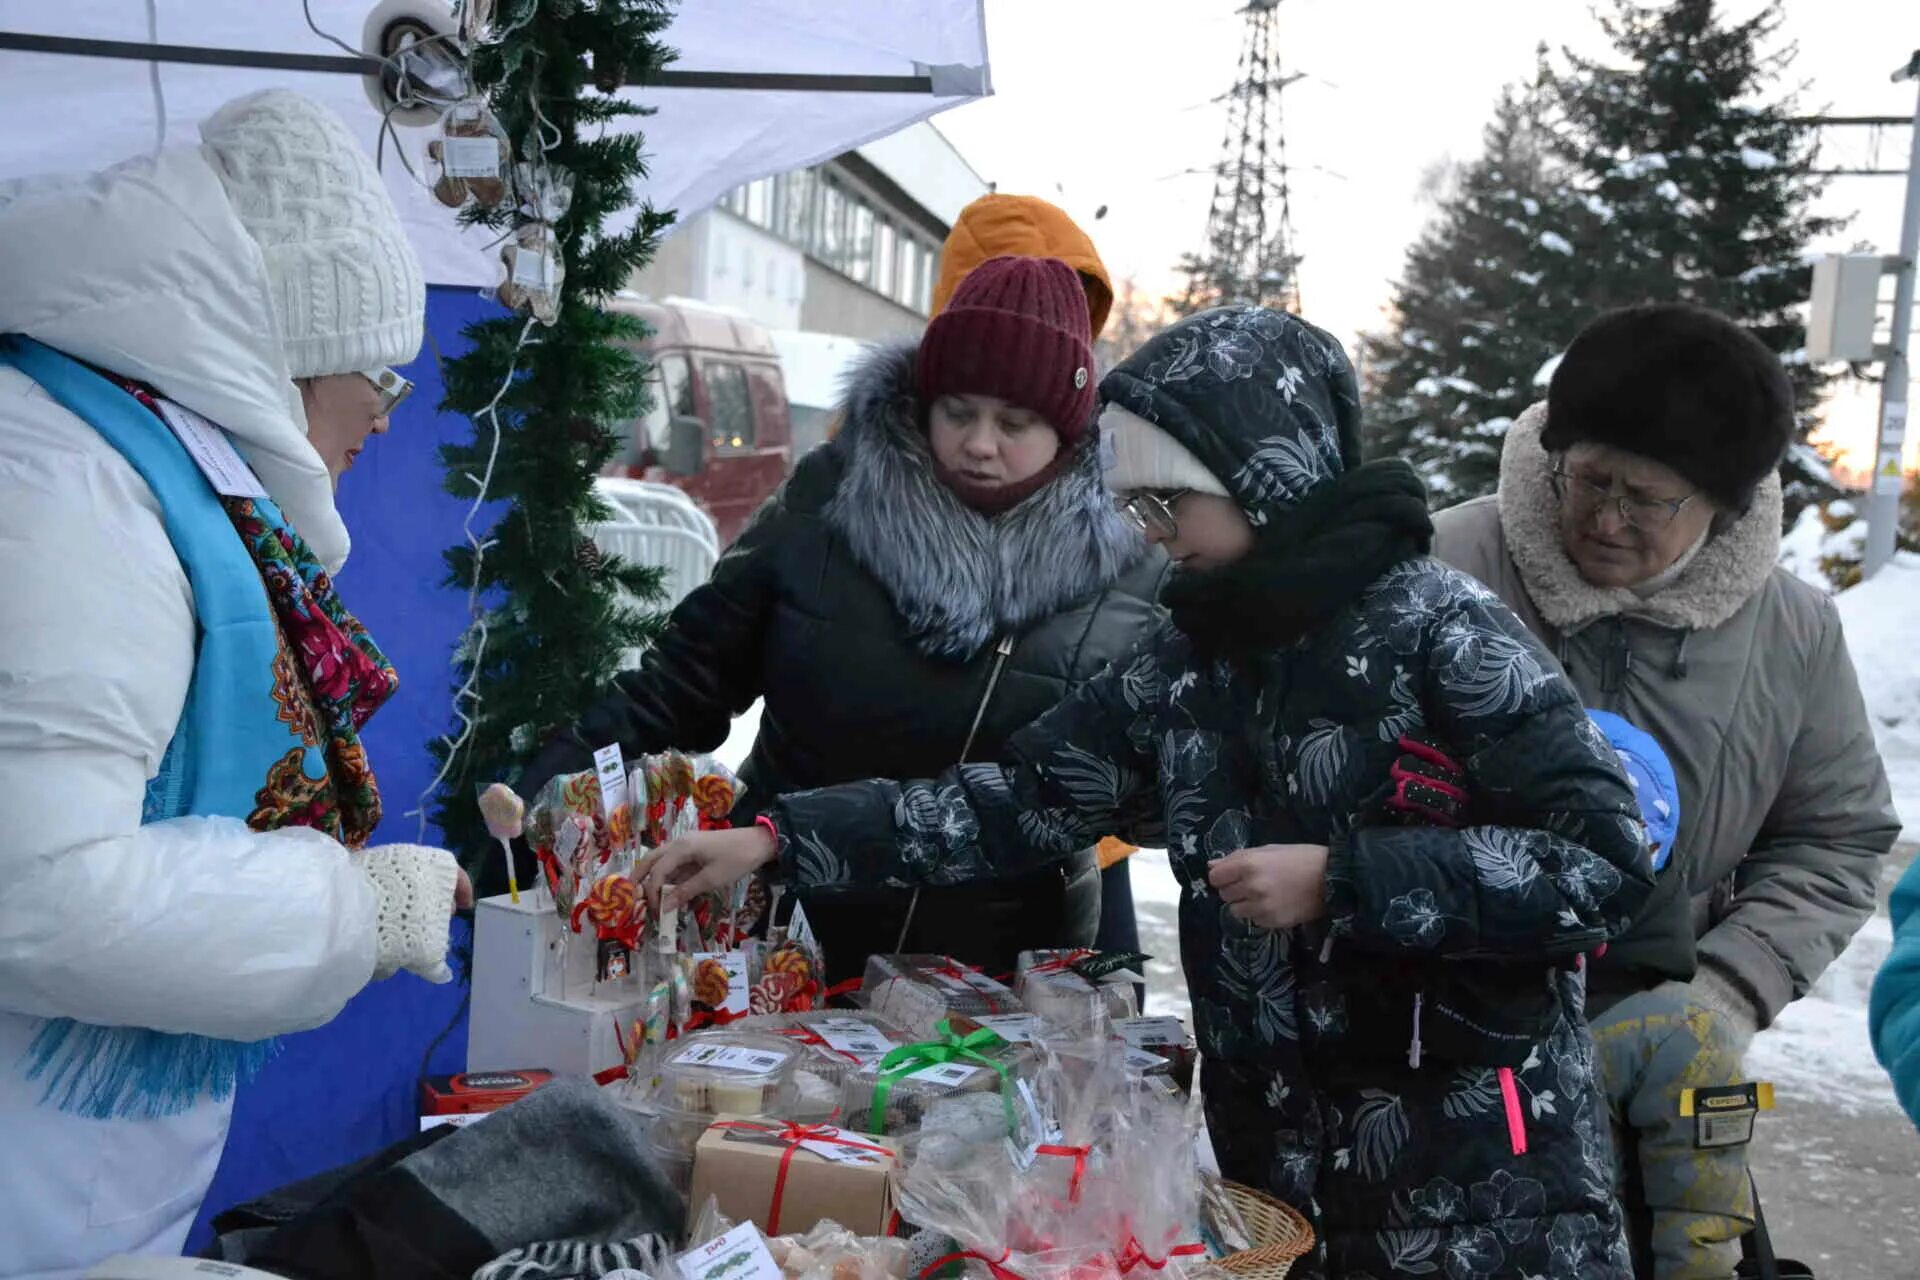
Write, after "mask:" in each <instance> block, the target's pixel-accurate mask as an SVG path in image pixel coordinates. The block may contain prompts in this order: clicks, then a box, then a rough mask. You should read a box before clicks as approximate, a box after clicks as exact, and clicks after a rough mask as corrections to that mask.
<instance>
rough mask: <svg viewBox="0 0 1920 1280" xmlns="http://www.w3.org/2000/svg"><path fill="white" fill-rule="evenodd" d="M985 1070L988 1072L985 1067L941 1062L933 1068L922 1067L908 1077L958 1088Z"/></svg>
mask: <svg viewBox="0 0 1920 1280" xmlns="http://www.w3.org/2000/svg"><path fill="white" fill-rule="evenodd" d="M984 1070H986V1068H985V1067H973V1066H968V1065H967V1064H966V1063H964V1062H940V1063H935V1064H934V1065H933V1066H931V1067H922V1068H920V1069H919V1070H918V1071H914V1072H909V1073H908V1075H909V1078H912V1079H920V1080H931V1081H933V1082H934V1083H935V1084H940V1085H946V1086H947V1087H949V1088H958V1087H959V1086H961V1085H963V1084H965V1083H966V1082H967V1081H969V1080H971V1079H973V1078H974V1077H975V1076H977V1075H979V1074H980V1073H981V1072H982V1071H984Z"/></svg>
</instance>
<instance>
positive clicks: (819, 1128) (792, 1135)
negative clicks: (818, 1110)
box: [710, 1120, 894, 1236]
mask: <svg viewBox="0 0 1920 1280" xmlns="http://www.w3.org/2000/svg"><path fill="white" fill-rule="evenodd" d="M710 1127H711V1128H714V1129H752V1130H754V1131H755V1132H757V1133H764V1134H766V1135H767V1136H769V1137H771V1138H773V1139H775V1140H776V1141H779V1142H784V1143H786V1144H787V1149H786V1151H784V1152H783V1153H781V1156H780V1171H779V1173H778V1174H777V1175H775V1177H774V1180H773V1203H772V1204H770V1205H768V1206H767V1234H768V1235H769V1236H777V1235H779V1234H780V1202H781V1201H782V1200H784V1199H785V1198H786V1194H787V1171H788V1170H789V1169H791V1168H792V1167H793V1153H794V1152H796V1151H799V1150H800V1149H801V1147H800V1144H801V1143H803V1142H827V1143H831V1144H832V1145H834V1146H836V1147H852V1148H854V1149H855V1150H856V1151H871V1152H873V1153H874V1154H876V1155H883V1156H885V1157H887V1159H889V1160H891V1159H893V1158H894V1157H893V1152H891V1151H889V1150H887V1149H886V1148H885V1147H876V1146H874V1145H873V1144H872V1143H870V1142H855V1141H854V1140H853V1139H852V1138H849V1137H847V1136H846V1135H844V1134H843V1133H841V1132H840V1130H839V1129H837V1128H835V1127H834V1126H833V1125H830V1124H794V1123H793V1122H792V1121H786V1122H784V1123H782V1124H780V1125H771V1124H761V1123H760V1122H759V1121H757V1120H719V1121H716V1122H714V1124H713V1125H711V1126H710Z"/></svg>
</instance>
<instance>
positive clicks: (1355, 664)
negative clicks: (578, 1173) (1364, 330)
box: [770, 311, 1652, 1280]
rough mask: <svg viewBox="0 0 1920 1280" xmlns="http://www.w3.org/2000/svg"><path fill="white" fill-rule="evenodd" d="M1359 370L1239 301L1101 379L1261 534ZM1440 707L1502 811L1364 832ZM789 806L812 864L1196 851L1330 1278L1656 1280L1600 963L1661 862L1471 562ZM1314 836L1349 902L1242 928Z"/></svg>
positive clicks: (1199, 987) (1292, 490) (915, 873)
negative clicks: (1242, 916) (1615, 1160)
mask: <svg viewBox="0 0 1920 1280" xmlns="http://www.w3.org/2000/svg"><path fill="white" fill-rule="evenodd" d="M1352 388H1353V381H1352V373H1351V370H1350V369H1349V368H1348V366H1347V364H1346V359H1345V356H1344V354H1343V353H1341V352H1340V351H1339V349H1338V347H1337V346H1336V345H1335V344H1333V343H1332V342H1331V340H1328V339H1326V338H1324V335H1319V334H1318V332H1317V331H1315V330H1312V329H1310V328H1308V327H1306V326H1304V325H1300V324H1298V323H1297V322H1293V321H1292V320H1291V317H1276V315H1275V313H1271V312H1258V311H1221V312H1212V313H1206V314H1205V315H1203V316H1201V317H1196V318H1194V319H1192V320H1189V321H1186V322H1183V323H1182V324H1181V325H1179V326H1176V327H1175V328H1174V329H1172V330H1169V331H1168V332H1167V333H1165V334H1163V335H1161V337H1160V338H1157V339H1155V340H1154V341H1153V342H1152V343H1149V344H1148V345H1147V347H1146V348H1144V349H1143V350H1142V351H1141V352H1140V353H1139V354H1138V355H1136V356H1135V357H1134V358H1133V359H1132V360H1130V361H1128V362H1127V363H1126V364H1124V365H1122V366H1121V367H1120V369H1118V370H1116V371H1115V373H1114V374H1112V375H1110V376H1109V378H1108V380H1107V382H1106V383H1104V384H1103V387H1102V391H1103V394H1105V395H1106V396H1107V397H1108V398H1109V399H1111V400H1115V401H1117V402H1119V403H1121V404H1122V405H1123V406H1124V407H1126V408H1128V409H1129V410H1131V411H1132V412H1135V413H1138V414H1139V415H1140V416H1142V417H1146V418H1148V419H1149V420H1150V421H1156V422H1158V423H1160V424H1161V425H1162V426H1163V428H1164V429H1166V430H1168V431H1170V432H1172V433H1173V434H1174V435H1176V437H1178V438H1179V439H1180V440H1181V442H1182V443H1183V444H1185V445H1186V446H1187V447H1188V448H1189V449H1190V450H1192V451H1193V452H1194V453H1195V454H1196V455H1197V456H1199V457H1200V458H1201V460H1202V461H1203V462H1206V463H1207V465H1208V466H1209V467H1210V468H1211V469H1213V470H1214V471H1215V473H1216V474H1218V475H1221V476H1222V477H1223V478H1225V477H1231V480H1229V485H1230V487H1231V488H1233V490H1234V491H1235V493H1236V495H1237V497H1238V499H1239V500H1240V502H1241V504H1242V505H1243V507H1245V508H1246V509H1247V510H1248V511H1249V513H1250V514H1251V515H1253V516H1254V517H1255V519H1256V521H1258V520H1259V518H1260V512H1261V511H1262V510H1263V509H1264V510H1270V509H1271V507H1272V506H1274V505H1278V504H1284V503H1286V502H1288V501H1291V500H1294V499H1296V498H1297V497H1298V496H1299V495H1300V494H1301V493H1303V492H1305V491H1307V490H1308V489H1310V488H1311V487H1312V486H1313V485H1315V484H1317V483H1320V482H1322V481H1324V480H1326V479H1328V478H1330V477H1331V476H1332V475H1333V474H1334V473H1335V471H1337V470H1338V469H1339V468H1340V467H1341V465H1342V459H1343V457H1345V456H1350V450H1349V449H1346V448H1344V447H1343V445H1342V440H1343V438H1344V437H1347V436H1350V434H1351V432H1350V430H1349V428H1350V425H1351V421H1352V418H1353V415H1354V414H1355V413H1356V411H1357V406H1356V405H1355V404H1354V395H1353V389H1352ZM1423 727H1424V728H1426V729H1427V730H1429V731H1430V732H1432V733H1434V734H1436V735H1438V737H1439V738H1440V739H1441V740H1442V741H1444V742H1446V743H1447V744H1448V746H1449V747H1450V748H1451V749H1452V751H1453V752H1454V754H1455V756H1456V758H1458V759H1460V760H1461V761H1463V762H1464V764H1465V766H1466V769H1467V771H1468V773H1469V775H1470V777H1471V788H1472V791H1473V793H1474V795H1475V797H1476V809H1475V812H1474V813H1473V815H1472V818H1473V821H1474V822H1475V823H1477V824H1479V825H1473V826H1469V827H1467V828H1466V829H1463V830H1445V829H1439V828H1429V827H1388V826H1372V825H1366V824H1364V823H1361V822H1357V821H1356V819H1355V816H1354V815H1356V814H1362V813H1367V812H1371V811H1373V810H1374V808H1375V806H1374V805H1373V803H1372V799H1373V797H1374V795H1375V793H1376V792H1377V791H1378V790H1379V789H1380V788H1381V786H1382V784H1383V783H1384V782H1385V781H1386V779H1387V777H1388V772H1389V769H1390V767H1391V765H1392V763H1393V760H1394V758H1395V756H1396V754H1397V753H1398V747H1397V745H1396V742H1397V739H1398V737H1399V736H1400V735H1401V734H1403V733H1406V732H1408V731H1410V730H1413V729H1416V728H1423ZM770 816H772V817H773V819H774V823H775V825H776V826H777V828H778V829H779V831H780V833H781V837H782V865H783V869H784V871H785V873H786V874H787V875H788V876H789V877H790V878H791V879H793V880H795V881H797V882H799V883H801V884H803V885H804V884H822V883H826V884H831V883H845V882H851V881H861V880H865V881H868V882H882V881H891V882H894V883H899V884H909V883H912V884H946V883H953V882H956V881H962V880H971V879H979V878H988V877H993V876H996V875H1003V874H1015V873H1019V872H1022V871H1026V870H1029V869H1030V868H1031V866H1032V861H1031V860H1032V859H1034V858H1036V857H1042V856H1046V853H1047V851H1051V852H1052V853H1053V854H1054V855H1055V856H1063V855H1065V854H1067V853H1069V852H1071V851H1072V850H1076V849H1081V848H1084V847H1086V845H1087V843H1088V841H1089V840H1090V839H1092V838H1094V837H1096V836H1098V835H1099V834H1101V833H1103V832H1107V831H1117V832H1119V833H1120V834H1121V835H1123V836H1124V837H1125V838H1126V839H1128V840H1131V841H1134V842H1136V843H1141V844H1150V845H1164V846H1165V847H1166V848H1167V849H1168V850H1169V853H1170V855H1171V858H1172V862H1173V866H1174V868H1175V871H1176V873H1177V874H1178V876H1179V878H1180V881H1181V884H1182V892H1181V903H1180V931H1181V950H1182V953H1183V954H1182V958H1183V962H1184V966H1185V970H1186V975H1187V981H1188V985H1189V988H1190V990H1191V992H1192V997H1193V1008H1194V1015H1195V1020H1196V1023H1197V1028H1196V1029H1197V1031H1198V1034H1199V1038H1200V1043H1201V1048H1202V1052H1203V1053H1204V1055H1205V1067H1204V1077H1203V1079H1204V1090H1205V1095H1206V1103H1207V1114H1208V1119H1209V1128H1210V1129H1211V1132H1212V1138H1213V1143H1214V1147H1215V1150H1216V1151H1217V1153H1218V1155H1219V1158H1220V1162H1221V1167H1222V1169H1223V1171H1224V1172H1225V1173H1226V1174H1227V1176H1228V1177H1231V1178H1234V1179H1236V1180H1239V1181H1242V1182H1246V1183H1249V1184H1253V1185H1256V1186H1264V1187H1265V1188H1267V1189H1268V1190H1270V1191H1272V1192H1273V1193H1274V1194H1276V1195H1278V1196H1279V1197H1281V1198H1282V1199H1284V1200H1286V1201H1288V1202H1289V1203H1291V1204H1293V1205H1295V1206H1297V1207H1299V1208H1300V1209H1301V1210H1302V1211H1304V1212H1306V1213H1307V1214H1308V1215H1309V1216H1310V1217H1311V1218H1312V1220H1313V1221H1314V1224H1315V1227H1316V1228H1317V1230H1318V1233H1319V1236H1320V1240H1321V1246H1320V1250H1319V1252H1318V1254H1317V1256H1316V1258H1314V1259H1311V1260H1309V1261H1308V1263H1307V1265H1306V1272H1305V1273H1306V1274H1308V1275H1319V1276H1341V1277H1347V1278H1348V1280H1358V1278H1360V1277H1384V1276H1389V1275H1391V1276H1429V1275H1430V1276H1445V1277H1447V1278H1448V1280H1487V1278H1490V1277H1516V1278H1519V1277H1533V1276H1543V1277H1553V1278H1554V1280H1576V1278H1577V1280H1592V1278H1594V1277H1616V1278H1618V1280H1625V1278H1626V1277H1627V1276H1629V1275H1630V1268H1629V1265H1628V1263H1627V1260H1626V1256H1625V1249H1624V1243H1623V1240H1622V1237H1621V1232H1620V1225H1619V1218H1618V1212H1617V1209H1616V1208H1615V1205H1614V1203H1613V1200H1612V1196H1611V1193H1610V1190H1609V1182H1610V1171H1609V1151H1608V1146H1607V1144H1608V1141H1609V1139H1608V1128H1607V1123H1606V1113H1605V1111H1604V1109H1603V1106H1602V1103H1601V1101H1600V1098H1599V1095H1598V1093H1597V1092H1596V1089H1595V1085H1594V1080H1593V1074H1592V1050H1591V1046H1590V1043H1589V1041H1588V1038H1587V1034H1586V1027H1585V1022H1584V1019H1583V1016H1582V1012H1581V1008H1580V999H1581V997H1580V983H1579V979H1578V976H1577V974H1576V973H1575V972H1574V966H1575V964H1576V957H1578V956H1579V955H1581V954H1582V953H1584V952H1587V951H1590V950H1592V949H1593V948H1594V947H1595V946H1597V945H1598V944H1600V943H1601V942H1603V941H1605V940H1606V939H1607V938H1609V937H1611V936H1613V935H1614V934H1616V933H1618V932H1620V931H1621V930H1622V929H1623V928H1624V927H1625V925H1626V923H1627V921H1628V919H1629V918H1630V917H1631V915H1632V913H1633V912H1634V910H1635V909H1636V908H1637V907H1638V906H1639V904H1640V903H1641V901H1642V900H1643V899H1644V898H1645V896H1646V894H1647V892H1648V890H1649V889H1650V887H1651V885H1652V873H1651V871H1650V869H1649V867H1648V863H1647V855H1646V851H1645V847H1644V843H1643V839H1642V834H1641V827H1640V824H1639V822H1638V818H1637V813H1636V811H1635V810H1634V807H1633V800H1632V795H1631V792H1630V790H1629V789H1628V786H1627V784H1626V782H1625V780H1624V779H1623V778H1622V776H1621V775H1620V773H1619V770H1618V765H1617V762H1616V761H1615V759H1614V757H1613V755H1612V753H1611V751H1610V750H1609V748H1608V747H1607V745H1606V742H1605V740H1604V739H1603V738H1602V737H1600V736H1599V734H1598V733H1597V732H1596V731H1595V730H1594V728H1593V726H1592V723H1591V721H1589V720H1588V719H1587V717H1586V715H1585V713H1584V711H1583V710H1582V708H1581V704H1580V701H1579V699H1578V698H1577V697H1576V696H1575V694H1574V691H1573V688H1572V686H1571V685H1569V684H1568V683H1567V681H1566V680H1565V678H1564V677H1563V676H1561V675H1560V674H1559V671H1558V668H1557V667H1556V666H1555V665H1554V663H1553V661H1552V659H1551V658H1550V657H1549V656H1548V655H1547V654H1546V653H1545V652H1544V651H1543V650H1542V649H1541V648H1540V646H1539V645H1538V643H1537V642H1536V641H1535V640H1534V639H1533V638H1532V637H1531V636H1530V635H1529V633H1528V632H1527V630H1526V629H1525V628H1524V627H1523V626H1522V625H1521V624H1520V623H1519V622H1518V621H1517V620H1516V619H1515V618H1514V616H1513V615H1512V613H1510V612H1509V611H1508V610H1507V608H1506V607H1505V606H1504V605H1502V604H1501V603H1500V602H1499V601H1498V600H1497V599H1496V598H1495V597H1494V596H1493V595H1492V594H1491V593H1489V592H1488V591H1486V590H1485V589H1484V588H1482V587H1481V586H1479V585H1478V584H1477V583H1475V582H1474V581H1473V580H1472V579H1470V578H1467V577H1465V576H1464V575H1462V574H1459V573H1457V572H1455V571H1453V570H1452V569H1449V568H1446V567H1445V566H1443V565H1441V564H1440V563H1438V562H1437V561H1433V560H1430V559H1426V558H1419V559H1414V560H1409V561H1406V562H1403V563H1402V564H1400V565H1398V566H1396V567H1395V568H1393V569H1391V570H1389V571H1388V572H1387V573H1385V574H1384V575H1382V576H1381V577H1380V578H1379V579H1378V580H1376V581H1375V582H1374V583H1373V584H1372V585H1371V586H1370V587H1368V588H1367V589H1365V590H1364V591H1363V592H1362V593H1361V594H1360V595H1359V596H1358V598H1357V599H1356V600H1355V601H1354V603H1352V604H1351V605H1350V606H1349V607H1348V608H1347V609H1346V610H1345V612H1344V613H1342V614H1341V615H1340V616H1339V617H1337V618H1336V619H1335V620H1334V622H1332V623H1331V624H1329V625H1327V626H1325V627H1323V628H1321V629H1320V631H1318V632H1317V633H1315V634H1311V635H1309V636H1307V637H1306V638H1304V639H1303V640H1301V641H1300V642H1299V643H1297V644H1295V645H1294V646H1292V647H1290V648H1287V649H1284V650H1279V651H1273V652H1268V653H1266V654H1264V655H1262V656H1261V657H1259V658H1258V659H1255V660H1250V661H1249V660H1242V661H1227V660H1202V659H1201V658H1200V657H1199V656H1198V655H1196V653H1195V651H1194V648H1193V646H1192V643H1191V642H1190V641H1189V640H1188V638H1187V637H1186V636H1184V635H1182V634H1181V633H1180V632H1179V631H1177V630H1175V629H1174V628H1173V627H1172V625H1171V624H1166V625H1163V626H1162V627H1161V628H1160V629H1159V630H1158V631H1156V632H1155V633H1153V634H1151V635H1150V636H1149V638H1148V639H1146V640H1145V641H1143V643H1142V645H1141V647H1140V648H1139V649H1138V650H1137V651H1136V652H1135V653H1134V654H1133V655H1132V656H1131V657H1130V658H1129V659H1125V660H1122V661H1121V662H1119V663H1116V664H1115V665H1114V666H1113V667H1112V668H1110V669H1109V670H1108V671H1107V672H1106V673H1105V674H1104V675H1102V676H1100V677H1098V678H1096V679H1095V680H1094V681H1093V682H1092V683H1090V684H1089V685H1087V686H1085V687H1084V688H1082V689H1081V690H1080V691H1079V692H1078V693H1076V694H1075V695H1073V696H1072V697H1071V698H1069V699H1068V700H1067V701H1066V702H1064V703H1062V704H1061V705H1060V706H1059V707H1057V708H1056V709H1055V710H1053V711H1052V712H1050V713H1048V714H1047V715H1046V716H1044V717H1042V718H1041V719H1040V720H1038V721H1037V722H1035V723H1034V724H1033V725H1031V726H1029V727H1028V728H1027V729H1026V730H1024V731H1022V732H1021V733H1019V734H1017V735H1015V737H1014V738H1013V739H1012V740H1011V742H1010V743H1009V746H1008V750H1007V752H1006V753H1005V757H1004V762H1003V763H1002V764H998V765H969V766H964V767H962V768H960V769H958V770H956V771H953V772H950V773H948V774H946V775H944V776H943V777H941V778H940V779H938V780H934V781H929V782H919V783H906V784H901V783H889V782H870V783H860V784H855V785H851V786H843V787H835V788H830V789H826V790H822V791H814V792H809V793H804V794H801V795H797V796H789V797H787V798H785V799H784V800H783V801H782V802H780V803H779V804H778V805H776V806H774V808H773V809H772V810H771V811H770ZM1288 843H1312V844H1323V845H1327V846H1328V847H1329V848H1330V850H1331V852H1330V857H1329V864H1328V890H1327V899H1328V901H1327V908H1328V910H1327V915H1326V917H1325V919H1324V920H1323V921H1322V922H1320V923H1319V924H1318V925H1315V926H1310V927H1306V928H1301V929H1295V930H1289V931H1273V930H1268V929H1262V928H1257V927H1254V926H1252V925H1249V924H1246V923H1244V922H1242V921H1240V920H1238V919H1236V918H1235V917H1234V916H1233V915H1232V914H1231V913H1230V912H1229V911H1228V910H1227V908H1226V907H1225V905H1224V904H1223V903H1222V902H1221V900H1220V898H1219V897H1218V895H1216V894H1215V893H1214V892H1213V891H1212V890H1211V889H1210V887H1209V886H1208V884H1207V878H1206V875H1207V866H1208V863H1209V862H1210V861H1211V860H1212V859H1215V858H1218V857H1221V856H1223V855H1225V854H1228V853H1231V852H1233V851H1235V850H1237V849H1242V848H1246V847H1249V846H1254V845H1267V844H1288Z"/></svg>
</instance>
